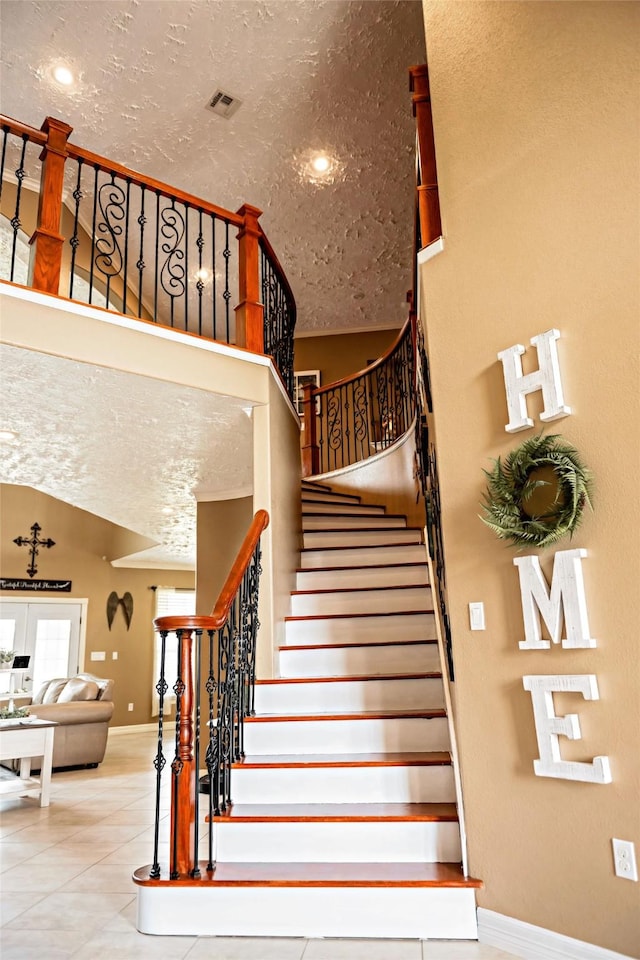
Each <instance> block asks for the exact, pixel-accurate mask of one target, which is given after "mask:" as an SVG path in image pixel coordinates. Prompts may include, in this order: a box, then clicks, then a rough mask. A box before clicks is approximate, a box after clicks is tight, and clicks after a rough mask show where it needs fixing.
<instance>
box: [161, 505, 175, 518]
mask: <svg viewBox="0 0 640 960" xmlns="http://www.w3.org/2000/svg"><path fill="white" fill-rule="evenodd" d="M162 512H163V513H164V514H165V516H167V517H170V516H171V514H172V513H173V507H163V508H162Z"/></svg>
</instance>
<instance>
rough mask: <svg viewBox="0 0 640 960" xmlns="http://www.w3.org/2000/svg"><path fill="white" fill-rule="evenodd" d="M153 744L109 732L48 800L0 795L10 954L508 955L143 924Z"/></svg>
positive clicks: (115, 959)
mask: <svg viewBox="0 0 640 960" xmlns="http://www.w3.org/2000/svg"><path fill="white" fill-rule="evenodd" d="M154 750H155V739H154V735H153V734H150V733H140V734H130V733H128V734H121V735H115V736H112V737H110V740H109V746H108V748H107V755H106V757H105V761H104V763H103V764H101V765H100V767H98V769H96V770H75V771H68V772H63V773H56V774H54V776H53V781H52V791H51V804H50V806H49V807H44V808H41V807H39V806H38V805H37V804H38V801H37V800H32V799H24V800H21V799H12V800H5V801H2V802H0V872H1V874H2V875H1V876H0V889H1V892H2V897H1V898H0V952H1V954H2V960H32V958H37V960H66V958H70V957H73V958H74V960H95V958H96V957H100V956H106V957H108V958H109V960H509V956H510V955H509V954H506V953H503V952H501V951H499V950H496V949H494V948H492V947H488V946H485V945H483V944H478V943H475V942H469V941H466V942H453V941H435V940H430V941H418V940H303V939H276V938H265V939H258V938H245V937H151V936H145V935H144V934H140V933H138V932H137V930H136V928H135V916H136V897H135V887H134V884H133V882H132V881H131V873H132V871H133V870H134V869H136V868H137V867H139V866H142V865H143V864H145V863H148V862H149V861H150V860H151V859H152V856H151V851H152V830H153V827H152V825H153V815H154V814H153V810H154V796H155V794H154V784H155V774H154V770H153V766H152V762H151V759H152V757H153V754H154ZM165 779H167V778H165ZM163 812H164V813H165V814H166V813H168V807H167V806H165V807H164V808H163ZM160 859H161V860H162V859H164V857H162V855H161V858H160Z"/></svg>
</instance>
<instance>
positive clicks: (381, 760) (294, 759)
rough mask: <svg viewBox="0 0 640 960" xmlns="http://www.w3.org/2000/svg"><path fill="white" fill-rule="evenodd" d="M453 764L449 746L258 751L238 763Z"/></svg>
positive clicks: (260, 766)
mask: <svg viewBox="0 0 640 960" xmlns="http://www.w3.org/2000/svg"><path fill="white" fill-rule="evenodd" d="M450 765H451V754H450V753H449V751H448V750H433V751H431V752H429V753H418V752H415V751H410V750H407V751H404V752H403V753H292V754H284V753H283V754H255V755H252V756H246V757H245V758H244V760H239V761H238V762H237V763H234V764H233V766H234V767H238V768H240V767H245V768H247V767H252V768H254V767H256V768H262V767H264V768H269V769H271V768H272V767H296V768H297V767H304V768H307V767H442V766H445V767H446V766H450Z"/></svg>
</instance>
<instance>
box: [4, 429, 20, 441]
mask: <svg viewBox="0 0 640 960" xmlns="http://www.w3.org/2000/svg"><path fill="white" fill-rule="evenodd" d="M17 436H18V434H17V433H14V431H13V430H0V440H15V439H16V438H17Z"/></svg>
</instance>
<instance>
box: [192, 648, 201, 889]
mask: <svg viewBox="0 0 640 960" xmlns="http://www.w3.org/2000/svg"><path fill="white" fill-rule="evenodd" d="M195 638H196V639H195V654H194V660H195V709H194V723H195V732H194V744H193V768H194V770H195V776H196V780H197V777H198V771H199V770H200V679H201V669H202V662H201V658H202V630H196V631H195ZM193 819H194V822H195V830H194V831H193V869H192V871H191V876H192V877H199V876H200V866H199V843H200V830H199V823H200V791H199V789H198V783H197V782H196V790H195V796H194V800H193Z"/></svg>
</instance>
